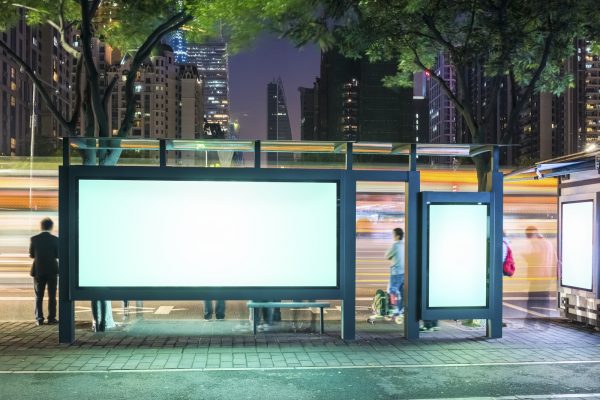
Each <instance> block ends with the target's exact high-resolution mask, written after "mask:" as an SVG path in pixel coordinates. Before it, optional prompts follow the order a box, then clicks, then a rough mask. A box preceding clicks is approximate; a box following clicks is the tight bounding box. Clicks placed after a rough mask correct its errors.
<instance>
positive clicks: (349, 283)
mask: <svg viewBox="0 0 600 400" xmlns="http://www.w3.org/2000/svg"><path fill="white" fill-rule="evenodd" d="M346 146H347V147H346V174H345V179H344V180H343V184H342V193H341V198H342V202H343V204H342V216H341V218H342V229H343V230H344V235H343V238H344V247H343V248H344V254H343V257H342V274H341V277H340V279H341V280H342V282H340V283H341V285H342V339H344V340H354V339H355V337H356V179H355V178H354V174H353V173H352V143H347V145H346Z"/></svg>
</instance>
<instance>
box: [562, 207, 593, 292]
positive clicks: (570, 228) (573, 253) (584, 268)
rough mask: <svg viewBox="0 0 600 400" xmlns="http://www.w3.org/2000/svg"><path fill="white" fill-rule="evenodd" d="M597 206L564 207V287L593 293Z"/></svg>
mask: <svg viewBox="0 0 600 400" xmlns="http://www.w3.org/2000/svg"><path fill="white" fill-rule="evenodd" d="M593 229H594V203H593V202H592V201H591V200H590V201H579V202H573V203H562V218H561V262H562V280H561V284H562V285H563V286H570V287H574V288H578V289H585V290H592V266H593V264H592V256H593V243H594V242H593Z"/></svg>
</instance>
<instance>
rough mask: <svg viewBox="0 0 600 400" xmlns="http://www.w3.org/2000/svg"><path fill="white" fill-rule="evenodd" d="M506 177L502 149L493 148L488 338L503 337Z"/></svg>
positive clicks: (489, 186) (490, 178) (490, 183)
mask: <svg viewBox="0 0 600 400" xmlns="http://www.w3.org/2000/svg"><path fill="white" fill-rule="evenodd" d="M503 180H504V176H503V175H502V172H500V148H499V147H498V146H493V148H492V157H491V160H490V172H489V173H488V178H487V182H488V184H487V186H488V187H487V190H488V191H489V192H492V207H491V210H490V214H491V215H490V222H491V224H490V228H491V231H490V233H491V237H490V275H489V276H490V293H489V296H490V299H489V300H490V309H491V312H492V316H491V319H488V320H487V324H486V336H487V337H489V338H501V337H502V239H503V235H502V225H503V215H504V213H503V206H504V204H503V203H504V202H503V200H504V199H503V196H504V187H503Z"/></svg>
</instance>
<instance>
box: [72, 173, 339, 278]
mask: <svg viewBox="0 0 600 400" xmlns="http://www.w3.org/2000/svg"><path fill="white" fill-rule="evenodd" d="M337 246H338V242H337V184H336V183H331V182H319V183H314V182H239V181H235V182H233V181H151V180H80V181H79V285H80V286H100V287H122V286H134V287H139V286H154V287H156V286H161V287H171V286H173V287H179V286H188V287H194V286H214V287H222V286H230V287H252V286H269V287H274V286H296V287H301V286H307V287H335V286H337Z"/></svg>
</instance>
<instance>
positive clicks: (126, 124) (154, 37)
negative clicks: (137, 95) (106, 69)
mask: <svg viewBox="0 0 600 400" xmlns="http://www.w3.org/2000/svg"><path fill="white" fill-rule="evenodd" d="M191 20H192V16H191V15H186V14H185V13H184V12H179V13H177V14H175V15H173V16H172V17H171V18H169V19H168V20H167V21H166V22H164V23H162V24H161V25H159V26H158V27H157V28H156V29H155V30H154V31H153V32H152V33H151V34H150V36H148V38H147V39H146V41H145V42H144V43H143V44H142V45H141V46H140V48H139V50H138V51H137V52H136V54H135V56H134V57H133V60H132V61H131V65H130V68H129V72H128V73H127V82H126V83H125V103H126V104H127V108H126V109H125V114H124V115H123V120H122V122H121V126H120V127H119V133H118V136H120V137H125V136H127V134H128V133H129V131H130V129H131V124H132V122H133V114H134V110H135V102H134V101H133V92H134V84H135V77H136V74H137V71H138V69H139V68H140V66H141V65H142V63H143V62H144V60H145V59H146V58H148V56H149V54H150V52H151V51H152V48H154V46H155V45H156V44H157V43H158V42H159V41H160V39H161V38H162V37H163V36H164V35H165V34H167V33H169V32H172V31H174V30H176V29H179V28H180V27H182V26H183V25H185V24H186V23H187V22H189V21H191Z"/></svg>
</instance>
